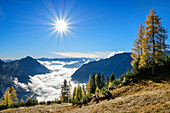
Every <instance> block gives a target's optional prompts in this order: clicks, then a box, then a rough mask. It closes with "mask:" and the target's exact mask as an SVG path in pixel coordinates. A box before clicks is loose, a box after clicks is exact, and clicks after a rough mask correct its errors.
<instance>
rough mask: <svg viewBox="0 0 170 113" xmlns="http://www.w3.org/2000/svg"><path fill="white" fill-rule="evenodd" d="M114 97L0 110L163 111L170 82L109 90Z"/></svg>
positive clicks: (169, 104) (168, 102)
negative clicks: (80, 104)
mask: <svg viewBox="0 0 170 113" xmlns="http://www.w3.org/2000/svg"><path fill="white" fill-rule="evenodd" d="M110 92H111V94H112V95H113V98H114V99H110V100H103V101H101V102H99V103H98V104H96V103H95V102H91V103H90V104H89V105H88V106H83V107H81V108H79V107H73V106H72V105H71V104H61V105H60V104H52V105H38V106H34V107H26V108H24V107H21V108H12V109H7V110H2V111H0V112H5V113H9V112H17V113H22V112H28V113H37V112H53V113H55V112H72V113H75V112H77V113H82V112H86V113H87V112H94V113H95V112H109V113H110V112H165V113H169V111H170V82H169V81H162V82H161V83H156V82H153V81H143V82H140V83H137V84H132V85H128V86H123V87H121V88H117V89H114V90H111V91H110Z"/></svg>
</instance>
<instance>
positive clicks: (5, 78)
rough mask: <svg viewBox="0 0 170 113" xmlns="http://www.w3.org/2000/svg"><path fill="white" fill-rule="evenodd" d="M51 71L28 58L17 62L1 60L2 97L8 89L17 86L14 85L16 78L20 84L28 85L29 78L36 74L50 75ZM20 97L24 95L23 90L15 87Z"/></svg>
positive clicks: (0, 87) (0, 86) (0, 89)
mask: <svg viewBox="0 0 170 113" xmlns="http://www.w3.org/2000/svg"><path fill="white" fill-rule="evenodd" d="M49 72H50V70H49V69H47V68H46V67H45V66H43V65H41V64H40V63H39V62H37V60H35V59H33V58H32V57H29V56H27V57H26V58H23V59H20V60H15V61H12V62H3V61H2V60H0V97H1V96H2V95H3V93H4V92H5V90H6V88H7V87H11V86H15V84H14V83H13V80H14V78H17V79H18V80H19V81H20V82H22V83H26V82H28V81H29V76H33V75H35V74H44V73H49ZM15 88H16V89H17V92H20V93H18V94H20V95H19V96H20V97H22V96H23V95H21V94H24V93H23V90H22V89H20V88H19V87H15Z"/></svg>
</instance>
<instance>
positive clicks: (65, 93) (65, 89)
mask: <svg viewBox="0 0 170 113" xmlns="http://www.w3.org/2000/svg"><path fill="white" fill-rule="evenodd" d="M70 87H71V86H70V84H67V80H66V79H64V82H63V85H62V86H61V101H68V100H69V98H70Z"/></svg>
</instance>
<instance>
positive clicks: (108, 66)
mask: <svg viewBox="0 0 170 113" xmlns="http://www.w3.org/2000/svg"><path fill="white" fill-rule="evenodd" d="M130 54H131V53H120V54H116V55H114V56H112V57H110V58H107V59H103V60H99V61H94V62H90V63H88V64H84V65H83V66H81V67H80V68H79V69H78V70H77V71H76V72H75V73H74V74H73V75H72V80H75V81H78V82H80V83H87V81H88V79H89V75H90V74H93V72H95V73H97V72H100V73H104V74H105V78H106V76H107V74H108V75H109V76H110V75H111V74H112V73H114V74H115V77H116V78H119V77H120V76H121V75H122V74H123V73H124V72H126V71H127V69H128V68H129V70H131V69H132V66H131V64H130V62H131V61H132V57H131V56H130Z"/></svg>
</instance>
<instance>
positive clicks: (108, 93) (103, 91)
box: [102, 88, 112, 99]
mask: <svg viewBox="0 0 170 113" xmlns="http://www.w3.org/2000/svg"><path fill="white" fill-rule="evenodd" d="M102 94H103V95H104V96H105V97H106V98H107V99H109V98H111V97H112V95H111V93H110V92H109V90H108V89H106V88H104V89H103V90H102Z"/></svg>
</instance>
